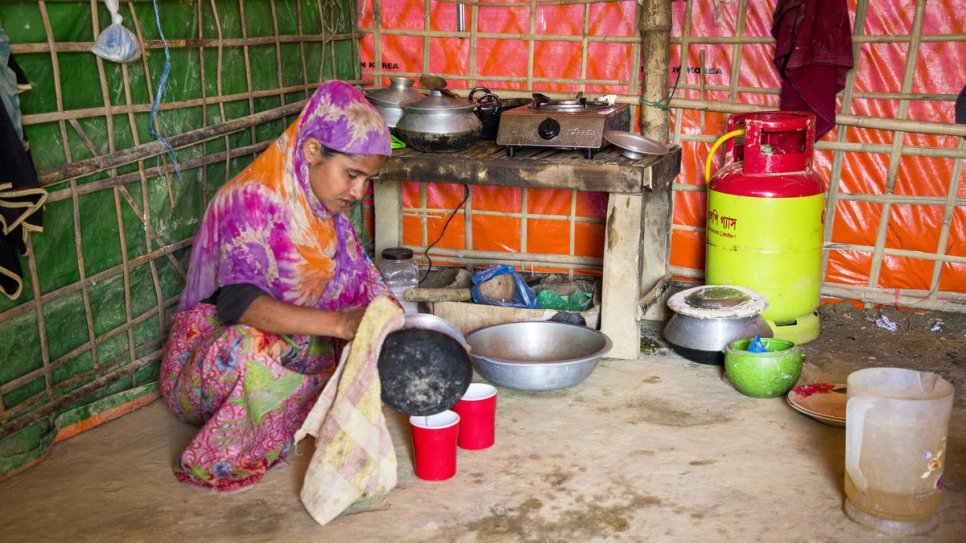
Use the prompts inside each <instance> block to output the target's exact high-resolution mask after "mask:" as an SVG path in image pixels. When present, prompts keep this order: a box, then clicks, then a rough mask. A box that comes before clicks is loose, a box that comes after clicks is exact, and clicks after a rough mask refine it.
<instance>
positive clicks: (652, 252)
mask: <svg viewBox="0 0 966 543" xmlns="http://www.w3.org/2000/svg"><path fill="white" fill-rule="evenodd" d="M680 168H681V148H680V147H679V146H674V147H672V148H671V151H670V152H669V153H668V154H667V155H663V156H645V157H644V158H643V159H641V160H633V159H629V158H626V157H624V156H623V155H622V154H621V150H620V149H618V148H616V147H613V146H611V147H608V148H607V149H605V150H603V151H600V152H598V153H597V154H596V155H594V158H592V159H589V160H588V159H587V158H585V157H584V154H583V152H581V151H578V150H563V149H552V148H538V147H522V148H518V149H517V150H516V153H515V155H514V156H513V157H512V158H511V157H509V156H507V153H506V148H505V147H501V146H499V145H496V144H495V143H493V142H490V141H479V142H477V143H476V144H474V145H472V146H471V147H470V148H468V149H466V150H464V151H460V152H456V153H422V152H419V151H415V150H413V149H400V150H396V151H394V152H393V156H392V157H391V158H390V159H389V161H388V162H387V163H386V166H385V167H384V168H383V170H382V172H381V173H380V174H379V178H378V180H377V181H376V182H375V183H374V189H373V190H374V194H375V215H376V216H375V225H376V232H375V241H376V255H377V256H378V255H379V254H381V253H382V250H383V249H385V248H387V247H395V246H397V245H399V242H400V240H401V239H402V236H401V234H402V213H401V209H402V185H401V183H400V182H401V181H420V182H426V183H457V184H463V185H500V186H506V187H527V188H540V189H566V190H581V191H597V192H606V193H608V199H607V223H606V230H605V232H606V233H605V243H604V262H603V284H602V292H601V331H602V332H604V333H605V334H607V336H608V337H610V338H611V340H612V341H613V342H614V347H613V349H612V350H611V352H610V353H609V354H608V355H607V356H608V357H609V358H619V359H625V360H627V359H636V358H637V357H638V354H639V353H640V325H641V319H642V318H644V317H645V316H648V317H652V318H660V317H661V316H663V309H664V308H663V306H662V305H661V304H654V302H655V301H656V300H659V299H660V298H661V296H660V295H661V294H662V293H663V292H664V290H665V289H666V288H667V286H668V284H669V282H670V281H669V280H670V272H669V269H670V263H669V256H670V255H669V249H670V243H671V185H672V183H673V181H674V178H675V177H676V176H677V174H678V172H679V171H680ZM447 259H449V260H457V261H458V260H459V258H458V257H455V258H454V257H449V256H447ZM506 261H507V262H515V261H519V259H518V258H514V254H513V253H507V257H506ZM645 306H650V307H649V309H648V310H647V313H645V310H644V308H645Z"/></svg>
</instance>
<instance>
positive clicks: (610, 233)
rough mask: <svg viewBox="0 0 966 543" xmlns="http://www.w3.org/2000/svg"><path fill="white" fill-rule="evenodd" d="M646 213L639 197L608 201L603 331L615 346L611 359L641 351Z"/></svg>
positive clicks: (628, 357)
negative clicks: (641, 297) (642, 242)
mask: <svg viewBox="0 0 966 543" xmlns="http://www.w3.org/2000/svg"><path fill="white" fill-rule="evenodd" d="M648 196H649V195H648ZM643 210H644V196H642V195H640V194H611V195H610V197H609V198H608V199H607V228H606V233H605V239H604V278H603V284H602V286H601V307H600V312H601V327H600V329H601V331H602V332H603V333H605V334H607V337H609V338H610V339H611V341H612V342H613V343H614V346H613V348H612V349H611V351H610V353H609V354H608V355H607V357H608V358H618V359H621V360H636V359H637V358H638V355H639V354H640V352H641V316H642V311H641V308H640V305H639V304H638V299H639V298H640V293H641V289H640V287H641V234H642V232H643V229H642V226H643V225H642V217H643Z"/></svg>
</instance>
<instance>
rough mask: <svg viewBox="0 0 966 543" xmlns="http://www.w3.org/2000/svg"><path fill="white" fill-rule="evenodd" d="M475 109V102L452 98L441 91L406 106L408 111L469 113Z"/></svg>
mask: <svg viewBox="0 0 966 543" xmlns="http://www.w3.org/2000/svg"><path fill="white" fill-rule="evenodd" d="M474 107H476V104H475V103H473V102H470V101H468V100H461V99H459V98H450V97H449V96H446V95H444V94H443V92H442V91H439V90H433V91H430V94H429V96H427V97H425V98H423V99H422V100H419V101H417V102H413V103H411V104H406V106H405V108H406V110H407V111H410V110H412V111H424V112H427V111H428V112H432V111H452V112H454V113H455V112H458V111H462V110H466V111H469V110H471V109H473V108H474Z"/></svg>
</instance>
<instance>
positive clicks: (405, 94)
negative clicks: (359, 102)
mask: <svg viewBox="0 0 966 543" xmlns="http://www.w3.org/2000/svg"><path fill="white" fill-rule="evenodd" d="M389 83H390V85H389V86H388V87H385V88H382V89H372V90H369V91H366V98H368V99H369V102H370V103H371V104H372V105H373V106H375V108H376V111H378V112H379V115H381V116H382V118H383V120H384V121H386V125H387V126H388V127H389V129H390V130H393V129H395V128H396V124H397V123H398V122H399V119H400V117H402V114H403V106H405V105H407V104H411V103H413V102H417V101H419V100H422V99H423V98H425V96H426V95H424V94H423V93H421V92H419V91H418V90H416V89H414V88H413V84H414V83H415V81H413V80H412V79H409V78H406V77H391V78H389Z"/></svg>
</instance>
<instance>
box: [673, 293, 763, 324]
mask: <svg viewBox="0 0 966 543" xmlns="http://www.w3.org/2000/svg"><path fill="white" fill-rule="evenodd" d="M667 305H668V307H669V308H670V309H671V310H672V311H674V312H675V313H679V314H681V315H687V316H689V317H695V318H698V319H737V318H744V317H753V316H755V315H758V314H760V313H761V312H762V311H764V310H765V308H766V307H768V300H766V299H765V297H764V296H762V295H761V294H758V293H757V292H754V291H752V290H749V289H747V288H745V287H740V286H737V285H702V286H699V287H693V288H689V289H687V290H682V291H681V292H678V293H677V294H674V295H673V296H671V298H670V299H668V302H667Z"/></svg>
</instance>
